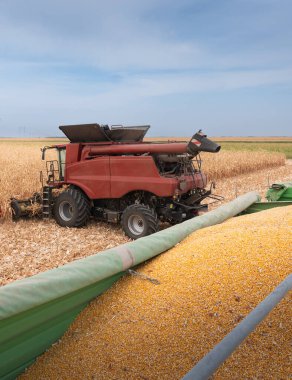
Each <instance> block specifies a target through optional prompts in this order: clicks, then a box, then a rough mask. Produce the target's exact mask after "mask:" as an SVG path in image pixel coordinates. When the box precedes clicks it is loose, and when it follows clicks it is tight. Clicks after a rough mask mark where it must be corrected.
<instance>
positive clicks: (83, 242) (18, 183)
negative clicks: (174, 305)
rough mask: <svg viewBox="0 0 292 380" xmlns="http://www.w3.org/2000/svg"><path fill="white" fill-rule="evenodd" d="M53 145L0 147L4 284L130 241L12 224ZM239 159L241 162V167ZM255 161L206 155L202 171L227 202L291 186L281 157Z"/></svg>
mask: <svg viewBox="0 0 292 380" xmlns="http://www.w3.org/2000/svg"><path fill="white" fill-rule="evenodd" d="M52 143H54V142H53V141H25V142H24V141H16V142H15V141H9V142H7V141H5V142H0V147H1V149H0V164H1V168H2V170H1V172H0V207H1V210H2V213H3V214H4V216H5V218H3V217H2V219H1V220H0V240H1V247H0V267H1V272H0V285H5V284H7V283H9V282H11V281H14V280H17V279H21V278H24V277H27V276H31V275H33V274H37V273H39V272H42V271H44V270H48V269H52V268H56V267H58V266H60V265H63V264H65V263H67V262H70V261H72V260H76V259H80V258H82V257H86V256H88V255H91V254H93V253H96V252H99V251H102V250H104V249H107V248H110V247H114V246H116V245H118V244H122V243H124V242H127V241H128V239H127V238H126V236H125V235H124V234H123V232H122V231H121V229H120V228H119V226H115V225H112V224H106V223H97V222H95V221H92V222H91V223H89V225H88V226H87V227H85V228H81V229H64V228H61V227H59V226H58V225H57V224H56V223H55V222H54V221H49V222H44V221H41V220H24V221H20V222H17V223H13V222H11V220H10V213H9V198H10V197H11V196H13V197H16V198H17V197H19V198H22V197H26V196H30V195H31V194H32V193H33V192H34V191H38V190H39V189H40V183H39V170H41V169H42V168H43V166H42V165H43V164H42V161H41V160H40V148H41V147H42V146H44V145H49V144H52ZM236 157H237V158H238V160H239V157H240V160H239V161H238V163H235V159H236ZM254 157H255V155H254V153H250V152H248V153H243V152H236V154H235V155H234V154H233V153H231V152H224V151H222V152H220V153H219V154H215V155H213V154H206V155H204V156H202V159H203V170H204V171H205V172H207V173H209V176H210V179H216V185H217V186H216V193H217V194H221V195H223V196H224V197H225V201H224V202H226V201H229V200H231V199H233V198H235V197H236V195H240V194H243V193H245V192H247V191H251V190H257V191H259V192H260V193H261V195H262V196H263V197H264V194H265V192H266V189H267V186H268V181H269V182H270V183H273V182H275V181H285V180H286V181H288V180H290V181H291V178H292V165H284V164H283V162H284V159H283V156H282V155H281V154H280V155H279V154H275V155H274V154H270V153H265V154H262V153H260V155H259V156H257V159H258V160H260V159H261V160H262V161H261V162H259V161H258V162H255V161H254ZM263 162H264V164H263ZM242 163H246V166H244V165H242ZM275 164H276V165H278V166H273V165H275ZM240 165H241V166H240ZM271 165H272V166H271ZM239 166H240V167H241V169H239ZM230 167H233V171H231V170H230ZM232 174H233V175H236V176H231V175H232ZM228 176H229V177H228ZM217 206H218V204H214V205H211V206H210V208H214V207H217ZM2 216H3V215H2Z"/></svg>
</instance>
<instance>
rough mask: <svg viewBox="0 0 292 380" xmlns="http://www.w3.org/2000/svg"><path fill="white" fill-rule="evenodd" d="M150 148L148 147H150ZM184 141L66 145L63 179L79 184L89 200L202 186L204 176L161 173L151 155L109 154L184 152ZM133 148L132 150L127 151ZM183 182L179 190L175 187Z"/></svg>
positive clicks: (163, 193)
mask: <svg viewBox="0 0 292 380" xmlns="http://www.w3.org/2000/svg"><path fill="white" fill-rule="evenodd" d="M150 148H151V150H150ZM186 149H187V144H186V143H169V144H147V143H141V144H106V145H105V144H103V145H102V144H78V143H76V144H72V143H71V144H68V145H67V146H66V169H65V182H66V183H67V184H73V185H76V186H78V187H80V188H81V189H82V190H83V191H84V192H85V193H86V194H87V196H88V197H89V198H90V199H104V198H121V197H122V196H124V195H126V194H127V193H130V192H132V191H137V190H143V191H148V192H150V193H153V194H155V195H157V196H159V197H171V196H173V195H174V194H175V193H176V192H178V191H179V192H180V193H186V192H188V191H189V190H191V189H194V188H201V189H203V188H204V187H205V186H206V182H207V180H206V176H205V175H204V174H201V173H196V174H195V175H194V176H191V175H189V176H185V175H183V176H181V177H175V176H172V177H171V176H168V177H166V176H162V175H160V173H159V171H158V168H157V166H156V164H155V162H154V159H153V157H152V156H134V155H132V156H131V155H127V156H123V155H117V156H114V155H110V154H122V152H124V153H127V154H134V153H136V154H139V153H140V154H141V153H148V152H150V151H151V153H168V154H170V153H173V154H180V153H185V152H186ZM131 150H133V152H132V151H131ZM94 156H95V157H94ZM180 182H184V186H183V191H181V190H179V188H180V187H179V184H180Z"/></svg>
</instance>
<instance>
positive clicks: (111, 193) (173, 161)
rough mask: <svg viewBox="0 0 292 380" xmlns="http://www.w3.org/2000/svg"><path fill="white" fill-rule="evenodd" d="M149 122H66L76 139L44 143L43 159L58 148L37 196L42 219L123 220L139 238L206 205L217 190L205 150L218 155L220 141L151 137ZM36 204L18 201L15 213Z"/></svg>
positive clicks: (199, 136) (74, 223) (72, 223)
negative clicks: (204, 164) (204, 161)
mask: <svg viewBox="0 0 292 380" xmlns="http://www.w3.org/2000/svg"><path fill="white" fill-rule="evenodd" d="M149 128H150V126H137V127H122V126H112V127H111V128H109V127H108V126H107V125H105V126H102V125H99V124H84V125H67V126H60V129H61V130H62V132H63V133H64V134H65V135H66V136H67V137H68V139H69V140H70V143H69V144H62V145H54V146H49V147H44V148H43V153H42V158H43V159H45V154H46V151H47V150H48V149H56V150H57V154H58V158H57V159H56V160H50V161H47V162H46V168H47V181H46V184H45V185H44V184H43V183H42V197H41V201H39V198H40V197H38V198H37V199H38V202H39V206H40V210H41V214H42V216H43V218H51V217H54V218H55V220H56V221H57V223H58V224H59V225H61V226H64V227H81V226H84V225H85V224H86V223H87V221H88V219H89V218H90V217H91V216H94V217H95V218H97V219H99V220H103V221H107V222H114V223H121V225H122V228H123V230H124V232H125V233H126V235H127V236H129V237H130V238H132V239H137V238H140V237H143V236H146V235H150V234H152V233H154V232H156V231H157V230H158V224H159V222H168V223H170V224H171V225H173V224H178V223H181V222H183V221H184V220H187V219H190V218H192V217H194V216H197V215H198V214H199V212H200V211H202V210H203V211H206V209H207V206H206V205H202V204H201V202H202V201H203V200H204V199H205V198H207V197H213V198H216V196H214V195H211V192H212V184H211V187H210V189H209V190H207V189H206V185H207V177H206V175H205V174H204V173H203V172H202V171H201V160H200V152H202V151H203V152H210V153H217V152H219V150H220V146H219V145H217V144H216V143H214V142H213V141H211V140H209V139H208V138H207V136H206V135H204V134H203V133H201V131H199V132H197V133H196V134H194V135H193V136H192V138H191V139H190V141H188V142H177V141H168V142H144V141H143V138H144V136H145V134H146V133H147V131H148V129H149ZM41 177H42V178H43V176H41ZM217 199H218V197H217ZM31 202H32V200H31ZM29 205H30V203H29V200H26V201H25V202H23V201H17V200H15V199H14V200H13V202H12V204H11V206H12V209H13V211H14V217H15V218H17V217H20V216H24V215H28V214H30V207H27V206H29ZM20 206H21V207H20Z"/></svg>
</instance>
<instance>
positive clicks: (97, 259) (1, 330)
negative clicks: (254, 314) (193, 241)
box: [0, 192, 259, 380]
mask: <svg viewBox="0 0 292 380" xmlns="http://www.w3.org/2000/svg"><path fill="white" fill-rule="evenodd" d="M257 201H259V195H258V194H257V193H255V192H251V193H248V194H245V195H243V196H240V197H238V198H236V199H235V200H234V201H232V202H230V203H228V204H226V205H223V206H221V207H219V208H217V209H216V210H214V211H211V212H209V213H207V214H205V215H202V216H199V217H196V218H193V219H191V220H188V221H186V222H184V223H181V224H179V225H176V226H173V227H170V228H168V229H165V230H163V231H160V232H158V233H156V234H153V235H151V236H147V237H145V238H141V239H139V240H136V241H134V242H131V243H127V244H124V245H121V246H118V247H116V248H113V249H109V250H106V251H103V252H101V253H99V254H95V255H92V256H89V257H87V258H84V259H81V260H78V261H74V262H72V263H69V264H66V265H64V266H62V267H59V268H57V269H53V270H50V271H47V272H43V273H40V274H38V275H35V276H32V277H29V278H26V279H23V280H19V281H15V282H13V283H11V284H8V285H6V286H3V287H1V288H0V378H1V379H3V380H9V379H14V378H15V377H16V376H17V375H19V374H20V373H21V372H22V371H23V370H24V369H25V368H27V367H28V366H29V365H30V364H31V363H32V362H33V361H34V360H35V358H36V357H37V356H38V355H40V354H41V353H43V352H44V351H45V350H46V349H47V348H48V347H50V345H51V344H52V343H54V342H55V341H56V340H58V339H59V338H60V337H61V336H62V335H63V333H64V332H65V331H66V330H67V328H68V326H69V325H70V324H71V323H72V321H73V320H74V319H75V317H76V316H77V315H78V313H79V312H80V311H81V310H82V309H83V308H84V307H85V306H86V305H87V304H88V302H89V301H90V300H92V299H93V298H95V297H96V296H98V295H99V294H101V293H102V292H104V291H105V290H107V289H108V288H109V287H111V285H112V284H113V283H114V282H115V281H117V280H118V279H119V278H120V277H121V276H122V275H123V274H124V273H125V271H126V270H127V269H129V268H132V267H134V266H136V265H138V264H140V263H142V262H144V261H146V260H148V259H151V258H152V257H154V256H156V255H159V254H160V253H162V252H165V251H167V250H168V249H170V248H171V247H173V246H174V245H175V244H177V243H178V242H180V241H181V240H183V239H184V238H185V237H187V236H188V235H189V234H191V233H192V232H194V231H196V230H198V229H200V228H204V227H208V226H211V225H214V224H218V223H221V222H223V221H225V220H226V219H228V218H231V217H233V216H235V215H237V214H239V213H240V212H241V211H243V210H245V209H246V208H248V207H249V206H250V205H251V204H253V203H254V202H257Z"/></svg>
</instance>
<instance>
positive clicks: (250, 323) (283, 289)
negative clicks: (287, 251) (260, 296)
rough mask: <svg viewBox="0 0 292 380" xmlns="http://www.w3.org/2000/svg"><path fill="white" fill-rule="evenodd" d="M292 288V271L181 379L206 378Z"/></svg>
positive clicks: (197, 379) (198, 379) (204, 379)
mask: <svg viewBox="0 0 292 380" xmlns="http://www.w3.org/2000/svg"><path fill="white" fill-rule="evenodd" d="M291 289H292V273H291V274H290V275H289V276H287V277H286V278H285V280H284V281H282V282H281V283H280V284H279V285H278V286H277V287H276V288H275V289H274V290H273V291H272V292H271V293H270V294H269V295H268V296H267V297H266V298H265V299H264V300H263V301H262V302H261V303H260V304H258V305H257V306H256V307H255V308H254V309H253V311H251V312H250V313H249V314H248V315H247V316H246V317H245V318H244V319H243V320H242V321H241V322H240V323H239V324H238V325H237V326H236V327H235V328H234V329H233V330H232V331H231V332H230V333H229V334H227V335H226V336H225V337H224V338H223V339H222V340H221V342H219V343H218V344H217V345H216V346H215V347H214V348H213V349H212V350H211V351H210V352H209V353H208V354H207V355H205V356H204V357H203V358H202V359H201V360H200V361H199V362H198V363H197V364H196V365H195V367H193V368H192V369H191V370H190V371H189V372H188V373H187V374H186V375H185V376H184V377H183V378H182V380H207V379H209V377H210V376H211V375H212V374H213V373H214V372H215V371H216V370H217V369H218V367H219V366H220V365H221V364H222V363H223V362H224V361H225V360H226V359H227V358H228V357H229V356H230V355H231V354H232V353H233V351H234V350H235V349H236V348H237V347H238V346H239V345H240V344H241V342H242V341H243V340H244V339H245V338H247V336H248V335H249V334H250V333H251V332H252V331H253V330H254V329H255V328H256V326H257V325H258V324H259V323H260V322H262V320H263V319H264V318H265V317H266V316H267V315H268V314H269V313H270V312H271V311H272V309H274V307H275V306H276V305H277V304H278V303H279V302H280V301H281V300H282V299H283V298H284V297H285V295H286V294H287V293H288V291H290V290H291Z"/></svg>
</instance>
